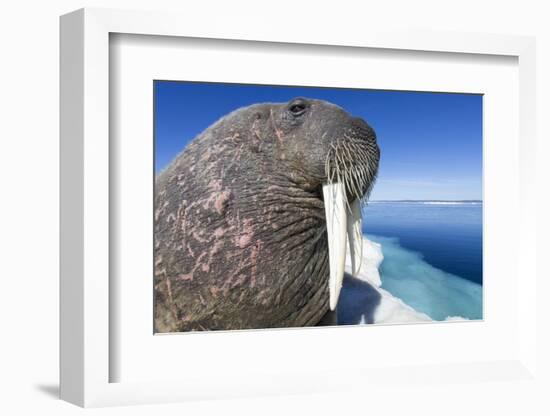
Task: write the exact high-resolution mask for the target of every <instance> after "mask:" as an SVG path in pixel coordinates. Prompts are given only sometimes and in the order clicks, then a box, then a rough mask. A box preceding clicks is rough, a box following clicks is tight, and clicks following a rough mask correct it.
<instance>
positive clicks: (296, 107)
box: [288, 100, 307, 117]
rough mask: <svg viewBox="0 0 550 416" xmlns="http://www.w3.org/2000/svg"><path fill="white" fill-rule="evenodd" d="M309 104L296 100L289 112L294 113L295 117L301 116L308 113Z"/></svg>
mask: <svg viewBox="0 0 550 416" xmlns="http://www.w3.org/2000/svg"><path fill="white" fill-rule="evenodd" d="M306 108H307V104H306V103H305V101H303V100H296V101H294V102H292V103H291V104H290V106H289V108H288V110H289V111H290V112H291V113H292V115H293V116H295V117H297V116H301V115H302V114H304V113H305V112H306Z"/></svg>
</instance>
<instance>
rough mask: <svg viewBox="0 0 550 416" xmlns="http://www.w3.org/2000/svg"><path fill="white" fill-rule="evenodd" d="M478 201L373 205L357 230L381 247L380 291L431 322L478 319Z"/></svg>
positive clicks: (480, 265)
mask: <svg viewBox="0 0 550 416" xmlns="http://www.w3.org/2000/svg"><path fill="white" fill-rule="evenodd" d="M482 213H483V207H482V204H481V203H461V204H436V203H430V204H426V203H420V202H391V203H390V202H377V203H371V204H369V206H368V207H367V208H366V209H365V211H364V216H363V224H364V226H363V232H364V233H365V234H367V237H368V238H370V239H371V240H373V241H376V242H378V243H380V244H381V245H382V252H383V254H384V261H383V262H382V264H381V266H380V273H381V278H382V287H383V288H384V289H386V290H388V291H389V292H390V293H392V294H393V295H394V296H397V297H399V298H401V299H403V301H404V302H405V303H407V304H409V305H410V306H412V307H413V308H414V309H416V310H418V311H420V312H424V313H426V314H427V315H429V316H430V317H431V318H433V319H435V320H443V319H445V318H447V317H449V316H461V317H464V318H468V319H481V318H482V294H483V290H482V283H483V262H482V260H483V257H482V243H483V239H482V228H483V227H482Z"/></svg>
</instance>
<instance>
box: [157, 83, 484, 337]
mask: <svg viewBox="0 0 550 416" xmlns="http://www.w3.org/2000/svg"><path fill="white" fill-rule="evenodd" d="M153 88H154V148H155V152H154V153H155V156H154V169H155V185H154V248H153V250H154V325H155V332H157V333H174V332H187V331H212V330H239V329H268V328H289V327H313V326H327V325H330V326H334V325H360V324H392V323H397V324H403V323H413V322H429V321H456V320H479V319H483V313H482V312H483V308H482V304H483V302H482V295H483V250H482V246H483V244H482V239H483V231H482V230H483V202H482V165H483V163H482V159H483V157H482V156H483V152H482V148H483V139H482V111H483V109H482V102H483V97H482V95H479V94H462V93H440V92H438V93H434V92H422V91H420V92H415V91H389V90H367V89H345V88H325V87H323V88H321V87H299V86H269V85H248V84H226V83H201V82H182V81H161V80H158V81H155V82H154V84H153Z"/></svg>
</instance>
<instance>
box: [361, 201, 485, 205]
mask: <svg viewBox="0 0 550 416" xmlns="http://www.w3.org/2000/svg"><path fill="white" fill-rule="evenodd" d="M482 203H483V202H482V201H369V204H413V205H481V204H482Z"/></svg>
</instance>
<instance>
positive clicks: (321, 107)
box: [257, 98, 380, 310]
mask: <svg viewBox="0 0 550 416" xmlns="http://www.w3.org/2000/svg"><path fill="white" fill-rule="evenodd" d="M259 114H261V113H257V116H258V115H259ZM269 119H270V121H271V123H268V124H266V128H267V129H273V130H274V133H275V136H276V137H277V139H278V142H279V143H278V144H279V146H277V147H275V148H274V151H275V153H276V154H277V157H275V158H274V159H275V160H277V159H279V160H280V161H281V163H283V164H286V165H288V170H285V172H286V173H287V175H288V177H289V178H290V179H291V182H292V183H293V184H294V185H295V186H298V187H301V188H302V189H304V190H306V191H316V192H317V194H318V195H319V196H321V191H322V198H323V200H324V205H325V216H326V226H327V233H328V249H329V264H330V281H329V289H330V309H331V310H334V309H335V308H336V304H337V301H338V296H339V293H340V288H341V286H342V280H343V276H344V261H345V258H346V237H347V240H348V241H349V247H350V257H351V262H352V274H353V275H355V274H356V273H357V272H358V271H359V269H360V267H361V258H362V256H361V254H360V253H362V242H363V238H362V231H361V227H362V225H361V221H362V220H361V202H363V201H366V199H367V197H368V195H369V193H370V191H371V189H372V186H373V185H374V182H375V178H376V174H377V171H378V162H379V159H380V150H379V148H378V145H377V142H376V134H375V132H374V130H373V129H372V128H371V127H370V126H369V125H368V124H367V123H366V122H365V121H364V120H363V119H361V118H357V117H352V116H350V115H349V114H348V113H347V112H346V111H344V110H343V109H342V108H340V107H338V106H336V105H334V104H331V103H328V102H326V101H320V100H311V99H306V98H295V99H293V100H291V101H290V102H288V103H286V104H281V105H272V106H269Z"/></svg>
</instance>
